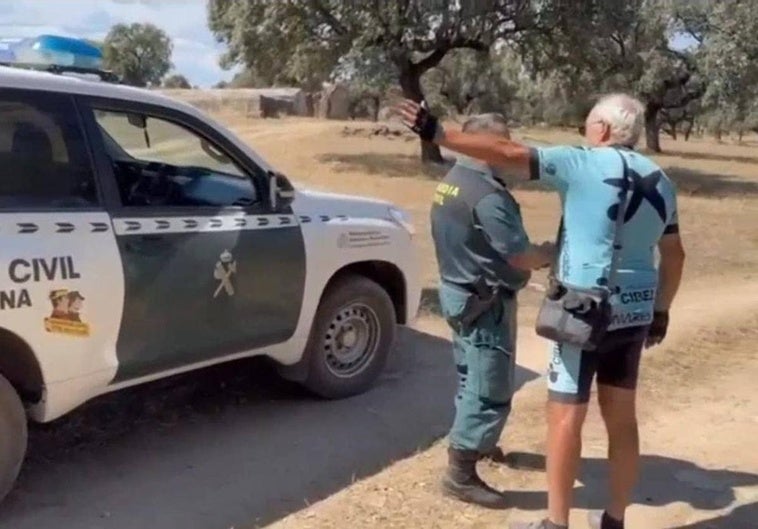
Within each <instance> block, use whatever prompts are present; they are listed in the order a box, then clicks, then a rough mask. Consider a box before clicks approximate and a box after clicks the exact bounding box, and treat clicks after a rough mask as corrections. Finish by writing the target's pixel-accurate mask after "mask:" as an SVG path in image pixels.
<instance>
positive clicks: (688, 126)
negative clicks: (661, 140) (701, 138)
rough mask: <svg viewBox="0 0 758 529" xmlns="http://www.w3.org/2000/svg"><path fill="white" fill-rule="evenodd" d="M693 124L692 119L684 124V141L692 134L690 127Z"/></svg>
mask: <svg viewBox="0 0 758 529" xmlns="http://www.w3.org/2000/svg"><path fill="white" fill-rule="evenodd" d="M693 126H694V124H693V122H692V121H688V122H687V124H686V125H685V126H684V141H690V134H692V127H693Z"/></svg>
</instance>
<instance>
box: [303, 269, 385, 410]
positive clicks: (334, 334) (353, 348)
mask: <svg viewBox="0 0 758 529" xmlns="http://www.w3.org/2000/svg"><path fill="white" fill-rule="evenodd" d="M395 322H396V317H395V307H394V305H393V304H392V300H391V299H390V297H389V295H388V294H387V292H386V291H385V290H384V289H383V288H382V287H381V286H379V285H378V284H377V283H375V282H374V281H371V280H370V279H368V278H365V277H363V276H356V275H351V276H345V277H343V278H340V279H338V280H337V281H335V282H334V283H333V284H332V285H331V286H330V287H329V289H328V290H327V291H326V292H325V294H324V296H323V298H322V300H321V303H320V304H319V307H318V310H317V312H316V317H315V319H314V322H313V326H312V329H311V334H310V337H309V339H308V344H307V346H306V355H307V358H308V375H307V378H306V380H305V386H306V387H307V388H308V389H310V390H311V391H313V392H314V393H316V394H317V395H319V396H321V397H324V398H328V399H338V398H345V397H350V396H352V395H357V394H359V393H363V392H364V391H366V390H367V389H368V388H369V387H371V385H372V384H373V383H374V382H375V381H376V379H377V378H378V376H379V374H380V373H381V372H382V370H383V369H384V366H385V364H386V362H387V357H388V356H389V352H390V348H391V347H392V344H393V343H394V341H395V330H396V323H395Z"/></svg>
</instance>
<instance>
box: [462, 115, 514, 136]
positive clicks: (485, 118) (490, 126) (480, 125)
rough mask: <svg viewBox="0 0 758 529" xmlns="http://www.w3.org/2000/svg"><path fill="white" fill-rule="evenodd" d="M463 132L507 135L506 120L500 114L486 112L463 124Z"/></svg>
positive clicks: (472, 117)
mask: <svg viewBox="0 0 758 529" xmlns="http://www.w3.org/2000/svg"><path fill="white" fill-rule="evenodd" d="M462 130H463V132H492V133H495V134H508V133H509V132H510V131H509V129H508V120H507V119H506V118H505V116H504V115H503V114H501V113H500V112H488V113H486V114H478V115H476V116H471V117H470V118H468V119H467V120H466V121H464V122H463V128H462Z"/></svg>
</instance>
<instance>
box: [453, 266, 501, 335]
mask: <svg viewBox="0 0 758 529" xmlns="http://www.w3.org/2000/svg"><path fill="white" fill-rule="evenodd" d="M467 290H469V291H470V292H471V295H470V296H469V297H468V299H467V300H466V305H465V306H464V307H463V310H462V311H461V314H460V316H458V317H454V318H448V323H449V324H450V325H451V327H452V328H453V329H458V330H459V331H466V330H467V329H469V328H470V327H471V325H473V324H474V322H476V320H477V319H479V317H480V316H481V315H482V314H484V313H485V312H487V311H488V310H490V309H491V308H492V307H493V306H494V305H495V303H497V302H499V301H500V298H501V295H502V291H501V288H500V287H490V286H489V285H487V282H486V281H485V280H484V279H482V278H479V279H478V280H477V281H476V282H475V283H473V284H471V285H470V288H468V289H467Z"/></svg>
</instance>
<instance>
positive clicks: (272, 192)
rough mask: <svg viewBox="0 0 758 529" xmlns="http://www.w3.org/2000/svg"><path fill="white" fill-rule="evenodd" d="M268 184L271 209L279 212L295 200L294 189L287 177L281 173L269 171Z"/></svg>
mask: <svg viewBox="0 0 758 529" xmlns="http://www.w3.org/2000/svg"><path fill="white" fill-rule="evenodd" d="M268 182H269V186H268V187H269V202H270V203H271V209H273V210H274V211H279V210H282V209H284V208H287V207H289V205H290V204H292V201H293V200H295V188H294V186H293V185H292V183H291V182H290V181H289V180H288V179H287V177H286V176H284V175H283V174H281V173H277V172H274V171H269V173H268Z"/></svg>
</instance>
